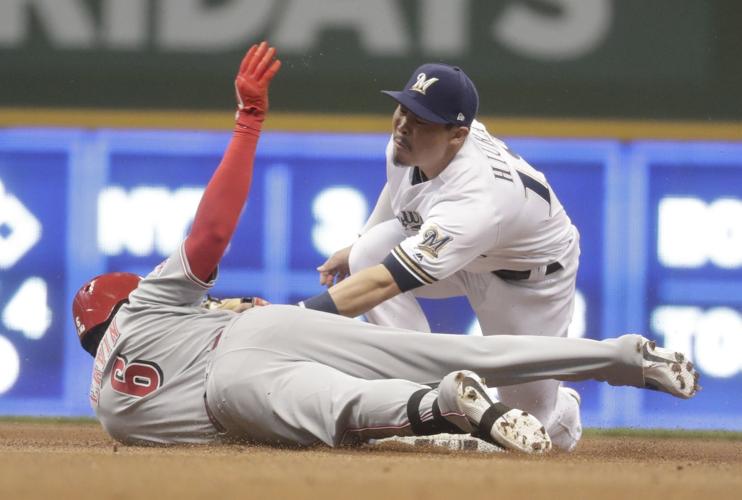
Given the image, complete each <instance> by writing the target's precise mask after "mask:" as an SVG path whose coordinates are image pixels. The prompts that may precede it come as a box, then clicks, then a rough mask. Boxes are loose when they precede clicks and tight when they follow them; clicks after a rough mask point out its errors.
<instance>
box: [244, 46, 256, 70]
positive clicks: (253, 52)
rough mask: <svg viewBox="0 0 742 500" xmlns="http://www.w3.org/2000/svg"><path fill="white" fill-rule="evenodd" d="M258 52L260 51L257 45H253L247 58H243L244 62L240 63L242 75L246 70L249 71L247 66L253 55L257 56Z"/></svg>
mask: <svg viewBox="0 0 742 500" xmlns="http://www.w3.org/2000/svg"><path fill="white" fill-rule="evenodd" d="M256 50H258V46H257V45H255V44H252V46H251V47H250V48H249V49H248V51H247V53H246V54H245V57H243V58H242V62H241V63H240V74H242V73H244V72H245V69H247V64H248V62H249V61H250V60H251V59H252V57H253V54H255V51H256Z"/></svg>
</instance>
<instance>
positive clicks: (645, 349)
mask: <svg viewBox="0 0 742 500" xmlns="http://www.w3.org/2000/svg"><path fill="white" fill-rule="evenodd" d="M641 352H642V357H643V358H644V386H645V387H646V388H647V389H652V390H654V391H662V392H666V393H668V394H672V395H673V396H675V397H678V398H683V399H690V398H692V397H693V396H695V395H696V393H697V392H698V391H699V390H700V389H701V387H700V386H699V385H698V379H699V378H700V376H701V375H700V374H699V373H698V372H697V371H696V369H695V368H694V367H693V363H691V362H690V361H689V360H687V359H685V356H684V355H683V353H680V352H675V351H671V350H670V349H665V348H662V347H657V343H656V342H654V341H652V340H649V339H644V341H643V342H642V345H641Z"/></svg>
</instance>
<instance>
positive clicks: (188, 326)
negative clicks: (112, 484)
mask: <svg viewBox="0 0 742 500" xmlns="http://www.w3.org/2000/svg"><path fill="white" fill-rule="evenodd" d="M213 283H214V281H213V280H212V281H211V282H209V283H204V282H202V281H201V280H199V279H198V278H196V276H194V275H193V273H192V272H191V270H190V266H189V264H188V262H187V259H186V257H185V250H184V245H181V246H180V248H179V249H178V250H176V251H175V252H174V253H173V255H171V256H170V258H169V259H167V260H166V261H164V262H163V263H162V264H160V265H159V266H157V267H156V268H155V269H154V271H152V272H151V273H150V274H149V275H148V276H147V277H146V278H145V279H143V280H142V281H141V282H140V283H139V286H138V287H137V288H136V289H135V290H134V291H133V292H132V293H131V294H130V296H129V303H128V304H124V305H123V306H122V307H121V309H120V310H119V311H118V313H116V315H115V317H114V319H113V321H112V322H111V324H110V326H109V328H108V330H107V331H106V333H105V335H104V336H103V338H102V339H101V342H100V345H99V347H98V352H97V354H96V357H95V362H94V366H93V380H92V384H91V387H90V402H91V405H92V406H93V408H94V410H95V412H96V415H97V416H98V419H99V420H100V422H101V424H102V425H103V427H104V428H105V430H106V431H107V432H108V433H109V434H110V435H111V436H112V437H113V438H115V439H118V440H119V441H122V442H125V443H136V442H156V443H172V442H192V443H203V442H209V441H213V440H214V439H215V438H216V430H215V429H214V427H213V426H212V424H211V423H210V421H209V418H208V416H207V414H206V409H205V407H204V387H205V386H204V383H205V378H206V367H207V363H208V361H209V352H210V350H211V348H212V346H213V344H214V343H215V340H216V338H217V336H218V335H219V333H220V332H221V330H222V329H224V328H225V326H226V325H227V324H228V323H229V322H230V321H231V320H233V319H235V318H236V317H237V315H236V314H235V313H233V312H231V311H224V310H213V311H210V310H206V309H205V308H203V307H201V306H200V304H201V302H202V300H203V296H204V294H205V292H206V291H207V290H208V289H209V288H210V287H211V286H212V285H213Z"/></svg>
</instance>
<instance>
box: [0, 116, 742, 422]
mask: <svg viewBox="0 0 742 500" xmlns="http://www.w3.org/2000/svg"><path fill="white" fill-rule="evenodd" d="M229 138H230V134H229V133H222V132H200V131H192V132H168V131H120V130H119V131H113V130H99V131H76V130H42V129H17V130H13V129H8V130H4V131H2V132H0V271H1V272H2V274H1V278H0V414H7V415H62V416H63V415H90V414H91V411H90V409H89V408H88V405H87V397H86V396H87V389H88V387H87V386H88V384H89V381H90V366H91V359H90V357H89V356H88V355H87V354H86V353H85V352H84V351H82V350H81V349H80V348H79V345H78V342H77V339H76V336H75V331H74V328H73V325H72V319H71V314H70V301H71V299H72V297H73V296H74V293H75V292H76V291H77V288H78V287H79V286H80V285H81V284H82V283H84V282H85V281H86V280H87V279H89V278H90V277H92V276H95V275H97V274H100V273H103V272H108V271H113V270H116V271H130V272H135V273H138V274H140V275H145V274H147V273H149V271H150V270H151V269H152V268H154V267H155V266H156V265H157V264H158V263H159V262H161V261H162V260H164V259H165V258H166V257H167V256H168V255H169V254H170V253H171V252H172V251H174V250H175V249H176V248H177V247H178V245H179V244H180V242H181V241H182V239H183V237H184V236H185V235H186V234H187V231H188V229H189V228H190V225H191V223H192V220H193V216H194V214H195V212H196V209H197V206H198V203H199V200H200V197H201V194H202V192H203V189H204V187H205V185H206V183H207V182H208V180H209V178H210V176H211V174H212V173H213V171H214V169H215V168H216V167H217V165H218V164H219V161H220V159H221V155H222V153H223V151H224V149H225V147H226V145H227V144H228V141H229ZM387 141H388V135H385V134H306V133H265V134H263V136H262V137H261V141H260V146H259V150H258V154H257V157H256V163H255V168H254V174H253V179H252V188H251V192H250V196H249V201H248V204H247V207H246V209H245V212H244V214H243V217H242V219H241V222H240V225H239V227H238V229H237V232H236V235H235V237H234V240H233V241H232V243H231V245H230V247H229V248H228V250H227V253H226V255H225V257H224V259H223V261H222V265H221V267H220V278H219V280H218V282H217V286H216V287H215V290H214V294H215V295H217V296H233V295H260V296H262V297H265V298H266V299H268V300H270V301H272V302H277V303H295V302H296V301H298V300H300V299H303V298H306V297H308V296H311V295H314V294H316V293H318V292H320V291H321V288H320V285H319V279H318V275H317V272H316V270H315V268H316V266H317V265H319V264H321V263H322V262H323V261H324V260H325V259H326V258H327V257H328V256H329V255H331V254H332V252H334V251H335V250H337V249H339V248H342V247H343V246H346V245H348V244H349V243H351V242H353V240H354V239H355V237H356V235H357V233H358V231H359V229H360V228H361V227H362V225H363V224H364V222H365V220H366V218H367V216H368V214H369V213H370V211H371V210H372V209H373V206H374V204H375V202H376V197H377V195H378V193H379V191H380V190H381V188H382V186H383V184H384V180H385V172H384V156H383V155H384V148H385V145H386V142H387ZM507 142H508V145H509V147H510V148H511V149H512V150H514V151H516V152H517V153H518V154H520V155H521V156H523V157H524V158H526V159H527V160H528V161H529V162H530V163H531V164H532V165H533V166H534V167H535V168H537V169H538V170H540V171H542V172H544V173H545V174H546V176H547V179H548V181H549V183H550V184H551V186H552V187H553V189H554V191H555V193H556V195H557V196H558V197H559V199H560V201H561V202H562V204H563V205H564V207H565V208H566V210H567V213H568V214H569V216H570V217H571V219H572V220H573V222H574V223H575V225H576V226H577V227H578V229H579V230H580V233H581V248H582V255H581V264H580V271H579V274H578V282H577V296H576V304H575V314H574V319H573V323H572V326H571V327H570V332H569V335H570V336H579V337H587V338H594V339H601V338H606V337H615V336H618V335H621V334H623V333H626V332H632V331H633V332H643V333H645V334H647V335H649V336H650V337H652V338H654V339H656V340H658V341H659V342H660V343H661V344H664V345H668V346H670V347H673V348H676V349H678V350H681V351H684V352H687V353H688V354H689V355H690V357H691V358H692V360H693V362H694V363H696V365H697V366H698V368H699V369H700V371H701V373H702V374H703V377H704V383H703V385H704V390H703V391H702V393H701V394H700V395H699V396H698V397H697V398H695V399H694V400H693V401H691V402H680V401H678V400H675V399H672V398H670V397H667V396H665V395H662V394H654V393H648V392H647V391H640V390H636V389H631V388H627V389H618V388H613V387H609V386H607V385H605V384H598V383H584V384H577V387H578V389H579V390H580V392H581V394H582V396H583V404H582V409H583V420H584V423H585V425H587V426H591V425H592V426H625V425H631V426H660V427H675V426H684V427H691V428H727V429H739V428H741V427H742V403H740V401H739V399H738V398H730V397H729V396H728V395H729V394H733V393H735V392H738V391H739V389H740V387H741V386H742V374H741V373H740V372H741V371H742V357H740V356H742V355H741V354H740V353H741V352H742V299H741V298H740V297H742V293H741V292H742V227H741V226H740V224H741V222H740V221H742V197H741V196H740V193H739V189H738V186H740V185H742V145H734V144H711V143H685V144H674V143H673V144H670V143H635V144H630V145H625V144H622V143H619V142H618V141H609V140H602V141H581V140H558V139H548V140H541V139H523V138H511V139H508V140H507ZM423 308H424V309H425V311H426V313H427V314H428V317H429V320H430V324H431V326H432V328H433V330H435V331H445V332H451V333H459V334H477V333H478V324H477V322H476V320H475V318H474V315H473V313H472V310H471V307H470V306H469V304H468V303H467V301H466V299H464V298H454V299H447V300H435V301H434V300H425V301H423ZM505 333H507V332H505ZM678 405H681V406H678ZM680 409H682V411H680Z"/></svg>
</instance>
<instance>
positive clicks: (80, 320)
mask: <svg viewBox="0 0 742 500" xmlns="http://www.w3.org/2000/svg"><path fill="white" fill-rule="evenodd" d="M141 279H142V278H140V277H139V276H137V275H136V274H132V273H107V274H101V275H100V276H96V277H95V278H93V279H92V280H90V281H88V282H87V283H85V284H84V285H83V286H82V287H81V288H80V289H79V290H78V291H77V293H76V294H75V299H74V300H73V301H72V318H73V320H74V321H75V329H76V330H77V336H78V337H79V338H80V344H81V345H82V347H83V349H85V350H86V351H88V352H89V353H90V354H91V355H93V356H95V351H96V350H97V349H98V343H99V342H100V339H101V337H102V336H103V333H104V332H105V329H106V328H107V327H108V322H109V320H110V319H111V318H112V317H113V315H114V314H115V313H116V311H118V307H119V305H120V304H122V303H123V302H124V301H126V300H127V299H128V298H129V294H130V293H131V292H132V291H133V290H134V289H135V288H136V287H137V286H138V285H139V281H140V280H141ZM104 327H106V328H104Z"/></svg>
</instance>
